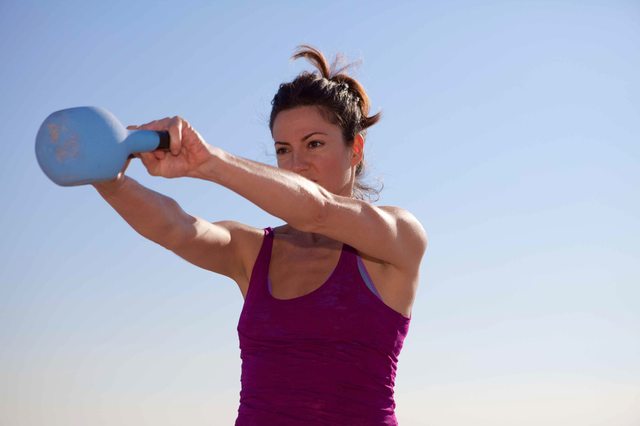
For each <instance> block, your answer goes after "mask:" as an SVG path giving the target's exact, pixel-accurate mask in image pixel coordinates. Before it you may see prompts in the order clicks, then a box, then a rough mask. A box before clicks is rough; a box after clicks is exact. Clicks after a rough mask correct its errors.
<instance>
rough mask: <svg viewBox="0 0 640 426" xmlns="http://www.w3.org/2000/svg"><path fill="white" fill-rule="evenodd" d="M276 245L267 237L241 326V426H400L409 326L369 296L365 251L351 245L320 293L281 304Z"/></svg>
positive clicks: (269, 232)
mask: <svg viewBox="0 0 640 426" xmlns="http://www.w3.org/2000/svg"><path fill="white" fill-rule="evenodd" d="M273 238H274V237H273V230H272V229H271V228H266V229H265V237H264V240H263V243H262V247H261V248H260V253H259V254H258V258H257V259H256V263H255V265H254V267H253V271H252V274H251V279H250V282H249V289H248V292H247V296H246V298H245V301H244V306H243V308H242V313H241V314H240V320H239V322H238V336H239V338H240V356H241V358H242V377H241V382H242V389H241V391H240V408H239V409H238V417H237V419H236V423H235V424H236V426H248V425H260V426H264V425H279V426H288V425H309V426H311V425H333V426H335V425H350V426H355V425H397V421H396V417H395V413H394V409H395V402H394V398H393V387H394V383H395V376H396V368H397V363H398V355H399V354H400V350H401V349H402V343H403V341H404V338H405V336H406V335H407V332H408V330H409V322H410V318H406V317H404V316H403V315H402V314H400V313H398V312H396V311H395V310H393V309H392V308H390V307H389V306H387V305H385V304H384V303H383V302H382V301H381V300H380V299H379V298H378V297H377V296H376V295H375V294H374V293H373V292H372V291H371V290H369V289H368V288H367V284H366V282H365V281H366V280H367V279H368V276H367V274H366V271H365V270H364V268H363V267H362V265H361V263H360V267H359V261H358V254H357V251H356V250H355V249H354V248H352V247H351V246H349V245H346V244H343V247H342V251H341V254H340V260H339V261H338V264H337V265H336V267H335V269H334V270H333V272H332V273H331V275H330V276H329V278H328V279H327V280H326V281H325V282H324V284H323V285H322V286H321V287H319V288H318V289H317V290H314V291H313V292H311V293H309V294H306V295H304V296H301V297H297V298H294V299H288V300H280V299H276V298H274V297H273V296H272V295H271V293H270V291H269V261H270V259H271V249H272V247H273ZM303 278H304V277H301V279H303Z"/></svg>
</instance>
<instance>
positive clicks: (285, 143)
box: [274, 132, 327, 145]
mask: <svg viewBox="0 0 640 426" xmlns="http://www.w3.org/2000/svg"><path fill="white" fill-rule="evenodd" d="M313 135H325V136H327V134H326V133H324V132H311V133H309V134H308V135H306V136H305V137H303V138H302V139H301V141H303V142H304V141H305V140H307V139H308V138H310V137H311V136H313ZM275 144H282V145H289V143H288V142H281V141H275V142H274V145H275Z"/></svg>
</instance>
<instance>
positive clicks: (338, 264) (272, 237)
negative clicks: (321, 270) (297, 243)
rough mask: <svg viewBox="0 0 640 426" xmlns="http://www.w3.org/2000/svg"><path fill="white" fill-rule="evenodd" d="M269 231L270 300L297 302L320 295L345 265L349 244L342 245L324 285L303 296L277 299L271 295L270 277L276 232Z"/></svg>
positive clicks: (270, 229) (268, 280) (267, 271)
mask: <svg viewBox="0 0 640 426" xmlns="http://www.w3.org/2000/svg"><path fill="white" fill-rule="evenodd" d="M267 229H268V235H269V250H268V252H267V253H268V257H267V259H266V265H267V268H266V272H265V273H266V275H267V279H266V283H267V289H266V290H267V295H268V296H269V298H271V299H272V300H276V301H278V302H295V301H296V300H300V299H305V298H307V297H310V296H312V295H314V294H316V293H319V292H320V291H321V290H322V289H324V288H326V287H327V284H329V283H330V282H331V279H332V278H333V277H334V275H335V274H336V272H337V271H338V270H339V269H340V267H342V264H343V263H344V260H345V259H344V258H345V251H346V247H347V244H345V243H342V246H341V247H340V256H338V262H336V266H335V267H334V268H333V269H332V270H331V272H330V273H329V275H328V276H327V278H326V279H325V280H324V281H323V282H322V284H320V286H319V287H317V288H315V289H313V290H311V291H310V292H309V293H306V294H303V295H302V296H297V297H292V298H289V299H278V298H277V297H275V296H274V295H273V294H272V293H271V277H270V275H269V271H270V266H271V254H272V253H273V241H274V240H275V232H274V231H273V228H271V227H269V228H267Z"/></svg>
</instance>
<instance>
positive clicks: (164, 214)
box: [94, 176, 185, 248]
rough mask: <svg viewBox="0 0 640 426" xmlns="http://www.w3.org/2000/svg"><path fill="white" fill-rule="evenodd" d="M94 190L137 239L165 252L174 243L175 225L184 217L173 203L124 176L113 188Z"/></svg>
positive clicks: (104, 186)
mask: <svg viewBox="0 0 640 426" xmlns="http://www.w3.org/2000/svg"><path fill="white" fill-rule="evenodd" d="M94 187H95V188H96V190H97V191H98V193H99V194H100V195H101V196H102V197H103V198H104V199H105V201H107V202H108V203H109V204H110V205H111V207H113V209H114V210H115V211H116V212H117V213H118V214H119V215H120V216H122V218H123V219H124V220H125V221H126V222H127V223H128V224H129V225H131V227H132V228H133V229H135V230H136V231H137V232H138V233H139V234H140V235H142V236H143V237H145V238H147V239H149V240H151V241H154V242H155V243H157V244H159V245H161V246H163V247H166V248H171V247H173V245H175V244H176V243H178V241H176V239H177V238H178V237H179V236H180V235H179V230H180V229H181V228H180V227H179V225H180V224H181V223H182V222H181V221H182V220H183V219H184V217H185V213H184V211H183V210H182V208H181V207H180V205H179V204H178V203H177V202H176V201H175V200H174V199H172V198H169V197H167V196H165V195H162V194H160V193H158V192H155V191H153V190H151V189H149V188H147V187H145V186H143V185H141V184H139V183H138V182H137V181H136V180H135V179H132V178H130V177H128V176H124V180H123V181H122V182H121V183H119V184H117V185H115V184H113V183H98V184H95V185H94Z"/></svg>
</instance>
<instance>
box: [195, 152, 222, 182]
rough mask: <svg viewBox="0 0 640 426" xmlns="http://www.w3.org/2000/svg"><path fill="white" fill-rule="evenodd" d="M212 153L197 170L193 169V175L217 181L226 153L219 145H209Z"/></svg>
mask: <svg viewBox="0 0 640 426" xmlns="http://www.w3.org/2000/svg"><path fill="white" fill-rule="evenodd" d="M208 149H209V153H210V155H209V156H208V158H207V159H206V160H205V161H204V162H203V163H202V164H201V165H200V166H198V168H197V169H196V170H194V171H193V173H192V174H191V177H194V178H197V179H202V180H208V181H212V182H217V181H218V179H217V176H218V174H219V171H220V170H219V169H220V165H221V162H222V158H223V157H224V156H225V155H226V153H225V152H224V151H223V150H221V149H220V148H218V147H209V148H208Z"/></svg>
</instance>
